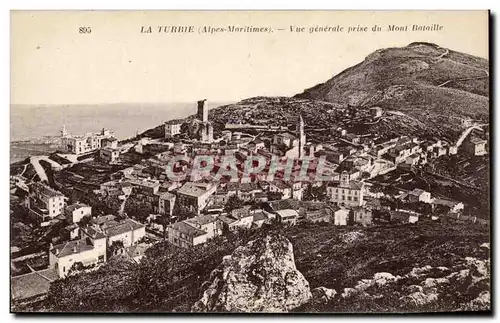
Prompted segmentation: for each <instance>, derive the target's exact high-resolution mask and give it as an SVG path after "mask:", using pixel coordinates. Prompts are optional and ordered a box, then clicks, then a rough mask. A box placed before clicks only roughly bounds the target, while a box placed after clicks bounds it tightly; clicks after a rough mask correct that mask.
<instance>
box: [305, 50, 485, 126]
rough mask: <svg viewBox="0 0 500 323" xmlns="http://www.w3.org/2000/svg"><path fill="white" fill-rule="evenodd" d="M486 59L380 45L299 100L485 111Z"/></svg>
mask: <svg viewBox="0 0 500 323" xmlns="http://www.w3.org/2000/svg"><path fill="white" fill-rule="evenodd" d="M488 79H489V73H488V60H486V59H484V58H480V57H475V56H472V55H468V54H464V53H459V52H456V51H452V50H449V49H446V48H441V47H439V46H438V45H435V44H430V43H412V44H410V45H408V46H406V47H401V48H387V49H380V50H377V51H375V52H374V53H372V54H370V55H368V56H367V57H366V59H365V60H364V61H363V62H361V63H359V64H357V65H355V66H353V67H350V68H348V69H346V70H344V71H343V72H341V73H339V74H338V75H336V76H334V77H333V78H331V79H330V80H328V81H326V82H325V83H322V84H318V85H316V86H314V87H312V88H310V89H307V90H305V91H304V92H303V93H300V94H298V95H296V97H298V98H307V99H312V100H324V101H328V102H333V103H340V104H350V105H354V106H367V105H368V106H370V105H379V106H381V107H382V108H388V109H396V110H408V111H413V110H417V111H429V112H431V113H432V112H435V113H440V112H442V111H436V110H442V109H446V110H447V111H446V112H451V113H452V114H453V115H455V116H460V117H461V116H468V117H471V118H478V119H481V118H485V117H487V115H488V93H489V85H488V84H489V82H488Z"/></svg>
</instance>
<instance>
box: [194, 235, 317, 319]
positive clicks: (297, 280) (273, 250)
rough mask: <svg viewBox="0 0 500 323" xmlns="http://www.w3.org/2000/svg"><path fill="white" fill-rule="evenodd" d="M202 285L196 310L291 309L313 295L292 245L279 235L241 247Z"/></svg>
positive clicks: (250, 310)
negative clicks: (297, 262)
mask: <svg viewBox="0 0 500 323" xmlns="http://www.w3.org/2000/svg"><path fill="white" fill-rule="evenodd" d="M206 285H208V287H205V286H206ZM203 288H206V290H205V292H204V293H203V296H202V297H201V299H200V300H199V301H197V302H196V303H195V304H194V305H193V307H192V311H194V312H288V311H289V310H291V309H293V308H296V307H298V306H301V305H303V304H305V303H307V302H308V301H309V300H310V298H311V291H310V289H309V283H308V282H307V280H306V279H305V278H304V276H303V275H302V274H301V273H300V272H299V271H298V270H297V268H296V267H295V261H294V256H293V246H292V244H291V243H290V241H288V239H286V238H285V237H283V236H279V235H268V236H267V237H265V238H263V239H258V240H254V241H250V242H249V243H248V244H247V245H246V246H241V247H238V248H237V249H236V250H235V251H234V252H233V254H232V255H230V256H226V257H224V259H223V261H222V264H221V265H220V266H219V267H218V268H217V269H216V270H214V271H213V272H212V274H211V276H210V280H209V281H208V282H206V283H205V284H204V286H203Z"/></svg>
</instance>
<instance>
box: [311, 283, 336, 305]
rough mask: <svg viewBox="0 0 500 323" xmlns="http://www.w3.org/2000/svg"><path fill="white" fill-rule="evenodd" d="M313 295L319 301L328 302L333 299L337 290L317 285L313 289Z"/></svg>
mask: <svg viewBox="0 0 500 323" xmlns="http://www.w3.org/2000/svg"><path fill="white" fill-rule="evenodd" d="M311 294H312V297H313V299H314V300H315V301H317V302H322V303H328V302H329V301H331V300H333V299H334V297H335V295H337V291H336V290H335V289H330V288H326V287H323V286H321V287H317V288H314V289H313V290H311Z"/></svg>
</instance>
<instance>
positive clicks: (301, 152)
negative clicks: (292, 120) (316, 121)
mask: <svg viewBox="0 0 500 323" xmlns="http://www.w3.org/2000/svg"><path fill="white" fill-rule="evenodd" d="M297 129H298V132H299V133H298V135H299V158H302V157H304V146H305V144H306V134H305V132H304V120H303V119H302V115H299V122H298V124H297Z"/></svg>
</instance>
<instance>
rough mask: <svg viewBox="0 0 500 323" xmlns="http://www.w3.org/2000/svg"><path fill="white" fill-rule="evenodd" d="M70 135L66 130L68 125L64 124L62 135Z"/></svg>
mask: <svg viewBox="0 0 500 323" xmlns="http://www.w3.org/2000/svg"><path fill="white" fill-rule="evenodd" d="M67 135H68V132H67V131H66V125H65V124H63V126H62V128H61V137H66V136H67Z"/></svg>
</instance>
